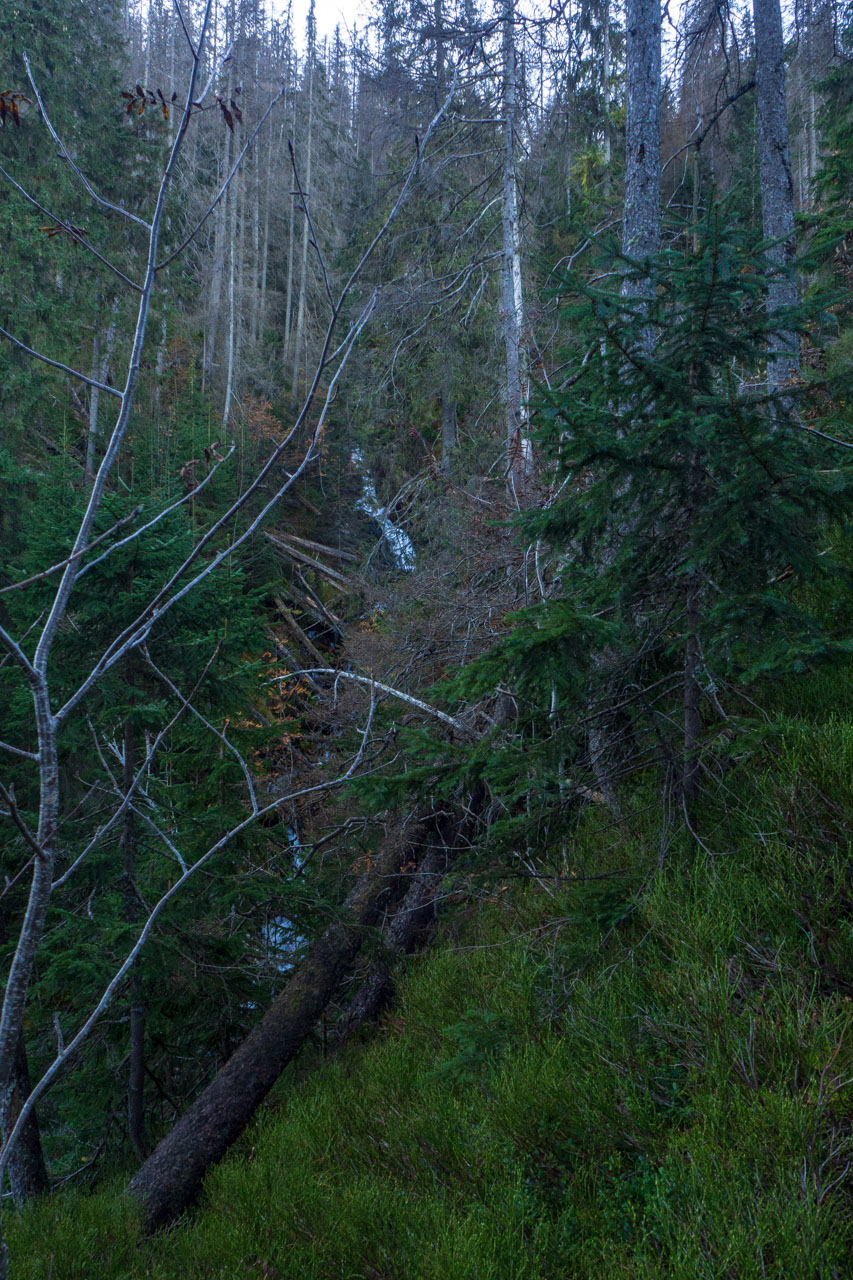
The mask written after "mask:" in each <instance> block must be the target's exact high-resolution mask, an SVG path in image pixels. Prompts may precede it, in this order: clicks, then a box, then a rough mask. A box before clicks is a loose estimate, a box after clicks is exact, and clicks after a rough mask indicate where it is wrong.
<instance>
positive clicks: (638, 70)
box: [622, 0, 661, 295]
mask: <svg viewBox="0 0 853 1280" xmlns="http://www.w3.org/2000/svg"><path fill="white" fill-rule="evenodd" d="M626 21H627V32H626V34H627V40H626V51H625V59H626V62H625V67H626V82H627V83H626V112H627V115H626V121H625V218H624V222H623V226H622V252H623V253H624V254H625V256H626V257H628V258H634V259H639V260H642V259H644V258H648V257H651V256H652V255H653V254H655V253H657V251H658V248H659V245H660V97H661V92H660V45H661V17H660V0H627V8H626ZM650 288H651V282H650V281H649V280H648V279H646V280H644V281H640V282H638V283H635V282H632V283H631V284H630V285H628V287H627V288H626V290H625V291H626V292H627V293H629V294H630V293H634V294H637V295H642V294H644V293H645V294H647V293H648V292H649V291H650Z"/></svg>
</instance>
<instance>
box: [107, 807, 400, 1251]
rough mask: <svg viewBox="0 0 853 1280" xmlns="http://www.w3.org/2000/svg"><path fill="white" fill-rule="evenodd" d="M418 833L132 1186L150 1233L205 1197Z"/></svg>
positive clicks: (394, 854) (352, 902)
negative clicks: (211, 1175)
mask: <svg viewBox="0 0 853 1280" xmlns="http://www.w3.org/2000/svg"><path fill="white" fill-rule="evenodd" d="M413 834H414V833H410V834H408V835H407V836H406V837H405V838H403V833H400V832H397V833H395V834H394V835H393V836H392V837H389V838H388V839H387V840H386V841H385V844H384V847H383V849H382V850H381V851H380V853H379V855H378V856H377V858H376V861H375V863H374V865H373V867H372V868H371V869H370V870H369V871H366V872H365V873H364V874H363V875H362V876H361V877H360V878H359V880H358V882H357V883H356V884H355V886H354V887H353V889H352V891H351V893H350V894H349V897H348V898H347V900H346V903H345V905H344V912H343V914H342V916H341V918H339V919H337V920H335V921H334V923H333V924H331V925H329V927H328V928H327V929H326V930H325V932H324V933H323V934H322V935H321V936H320V937H319V938H318V940H317V941H316V942H315V943H314V945H313V947H312V948H311V950H310V951H309V953H308V955H307V956H306V958H305V960H304V961H303V963H302V964H301V965H300V966H299V968H298V969H297V970H296V972H295V973H294V975H293V977H292V978H291V979H290V981H289V982H288V984H287V986H286V987H285V988H284V990H283V991H282V993H281V994H280V995H279V996H278V998H277V999H276V1000H275V1002H274V1003H273V1004H272V1006H271V1007H270V1009H269V1010H268V1011H267V1013H266V1014H265V1015H264V1017H263V1018H262V1020H261V1021H260V1023H259V1024H258V1026H257V1027H255V1029H254V1031H252V1032H251V1034H250V1035H249V1036H248V1037H247V1039H246V1040H244V1042H243V1043H242V1045H240V1047H239V1048H238V1049H237V1050H236V1051H235V1052H234V1053H233V1054H232V1056H231V1057H230V1058H229V1059H228V1061H227V1062H226V1063H225V1065H224V1067H222V1069H221V1070H220V1071H219V1072H218V1073H217V1075H216V1076H215V1077H214V1079H213V1080H212V1081H211V1083H210V1084H209V1085H208V1087H207V1088H206V1089H205V1090H204V1092H203V1093H202V1094H201V1096H200V1097H199V1098H197V1099H196V1101H195V1102H194V1103H193V1104H192V1106H191V1107H190V1108H189V1109H188V1110H187V1111H185V1112H184V1114H183V1116H182V1117H181V1119H180V1120H179V1121H178V1123H177V1124H176V1125H175V1127H174V1129H172V1131H171V1133H169V1134H168V1135H167V1136H166V1137H165V1138H164V1139H163V1141H162V1142H161V1143H160V1144H159V1146H158V1147H157V1149H156V1150H155V1151H154V1153H153V1154H152V1155H151V1156H150V1157H149V1158H148V1160H147V1161H146V1162H145V1164H144V1165H143V1166H142V1168H141V1169H140V1170H139V1172H138V1173H137V1174H136V1176H135V1177H134V1178H133V1180H132V1182H131V1183H130V1191H131V1192H132V1193H133V1194H134V1195H135V1196H137V1198H138V1199H139V1200H140V1201H141V1203H142V1209H143V1215H144V1221H145V1224H146V1226H147V1227H148V1229H150V1230H153V1229H155V1228H157V1227H159V1226H162V1225H163V1224H165V1223H166V1222H168V1221H169V1220H170V1219H172V1218H174V1217H176V1216H177V1215H178V1214H180V1213H181V1212H182V1211H183V1210H184V1209H185V1208H186V1207H187V1206H188V1205H189V1204H191V1203H192V1202H193V1200H194V1199H195V1197H196V1195H197V1194H198V1192H199V1190H200V1188H201V1184H202V1181H203V1179H204V1176H205V1174H206V1173H207V1171H208V1169H209V1168H210V1167H211V1165H213V1164H215V1163H216V1162H217V1161H218V1160H220V1159H221V1158H222V1156H224V1155H225V1153H226V1151H227V1150H228V1148H229V1147H230V1146H231V1144H232V1143H233V1142H234V1141H236V1139H237V1138H238V1137H239V1136H240V1134H241V1133H242V1132H243V1130H244V1129H245V1127H246V1125H247V1124H248V1123H249V1121H250V1120H251V1118H252V1116H253V1115H254V1113H255V1111H256V1110H257V1108H258V1106H260V1104H261V1102H263V1100H264V1098H265V1097H266V1096H267V1094H268V1093H269V1091H270V1089H271V1088H272V1087H273V1085H274V1084H275V1082H276V1080H278V1078H279V1076H280V1075H281V1073H282V1071H283V1070H284V1068H285V1067H286V1066H287V1064H288V1063H289V1062H291V1061H292V1059H293V1058H294V1057H295V1056H296V1054H297V1053H298V1052H299V1050H300V1049H301V1048H302V1045H303V1044H304V1043H305V1041H306V1039H307V1038H308V1036H309V1035H310V1033H311V1030H312V1028H313V1027H314V1025H315V1024H316V1022H317V1019H318V1018H319V1016H320V1015H321V1014H322V1012H323V1010H324V1009H325V1008H326V1006H327V1004H328V1003H329V1001H330V999H331V998H332V996H333V994H334V992H335V990H336V988H337V986H338V983H339V982H340V980H341V978H342V977H343V975H344V973H345V972H346V970H347V969H348V968H349V966H350V965H351V964H352V962H353V960H354V959H355V957H356V955H357V954H358V951H359V948H360V946H361V943H362V940H363V938H364V935H365V930H366V929H368V928H369V927H370V926H372V925H374V924H376V923H377V921H378V920H379V919H380V918H381V913H382V911H383V910H384V909H385V907H386V906H387V904H388V902H389V899H390V898H392V897H393V894H394V891H395V890H396V891H397V893H398V894H399V892H400V891H401V886H400V884H399V876H398V874H397V873H398V872H399V869H400V866H401V865H402V864H403V863H404V862H405V861H406V860H407V858H408V857H409V856H410V855H411V852H412V839H413Z"/></svg>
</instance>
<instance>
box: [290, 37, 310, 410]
mask: <svg viewBox="0 0 853 1280" xmlns="http://www.w3.org/2000/svg"><path fill="white" fill-rule="evenodd" d="M307 56H308V139H307V147H306V159H305V181H304V183H303V187H302V189H303V191H304V192H305V199H306V200H310V198H311V152H312V149H313V132H314V43H313V40H311V41H309V44H308V55H307ZM300 176H301V175H300ZM307 288H308V213H307V210H306V211H305V214H304V217H303V221H302V267H301V272H300V277H299V301H298V303H297V307H296V338H295V341H294V344H293V394H294V395H296V394H297V391H298V389H299V371H300V367H301V364H302V347H303V344H304V336H305V334H304V330H305V295H306V290H307Z"/></svg>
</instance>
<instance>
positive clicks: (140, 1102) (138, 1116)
mask: <svg viewBox="0 0 853 1280" xmlns="http://www.w3.org/2000/svg"><path fill="white" fill-rule="evenodd" d="M131 585H132V579H131ZM125 680H126V682H127V684H128V686H129V687H131V686H132V685H133V660H132V659H131V658H128V659H127V662H126V663H125ZM135 775H136V734H135V732H134V727H133V722H132V720H131V719H130V717H129V716H128V718H127V720H126V721H125V724H124V776H123V782H124V790H125V794H127V793H128V792H129V791H130V790H131V788H132V786H133V780H134V777H135ZM122 845H123V847H124V918H125V920H126V921H127V923H128V924H129V925H135V924H136V922H137V920H138V918H139V901H138V898H137V893H136V815H135V813H134V811H133V807H132V805H128V806H127V809H126V810H125V814H124V830H123V832H122ZM141 988H142V983H141V980H140V975H139V970H138V967H137V966H136V965H134V967H133V968H132V969H131V971H130V990H129V993H130V1014H129V1022H130V1049H129V1057H128V1071H127V1129H128V1134H129V1136H130V1143H131V1146H132V1147H133V1150H134V1151H135V1153H136V1155H137V1157H138V1158H139V1159H140V1160H144V1158H145V1145H146V1143H145V1090H144V1083H145V1006H144V1004H143V1003H142V989H141Z"/></svg>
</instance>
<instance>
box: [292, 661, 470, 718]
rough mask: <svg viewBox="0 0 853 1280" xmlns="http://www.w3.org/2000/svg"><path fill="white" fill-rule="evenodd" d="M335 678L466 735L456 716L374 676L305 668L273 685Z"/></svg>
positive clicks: (332, 668)
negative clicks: (306, 678) (300, 678)
mask: <svg viewBox="0 0 853 1280" xmlns="http://www.w3.org/2000/svg"><path fill="white" fill-rule="evenodd" d="M305 675H311V676H334V677H335V679H336V681H337V680H354V681H355V682H356V684H366V685H368V686H369V687H370V688H371V689H379V690H381V692H382V693H387V694H390V695H391V697H392V698H399V699H400V701H401V702H408V703H409V705H410V706H412V707H417V709H418V711H425V712H426V713H427V715H430V716H435V718H436V719H437V720H441V721H442V722H443V723H444V724H449V725H450V727H451V729H456V730H457V732H459V733H466V732H467V730H466V728H465V725H464V724H463V723H462V721H461V720H457V719H456V718H455V717H454V716H449V715H448V714H447V712H446V711H439V709H438V707H432V706H430V704H429V703H428V702H422V701H421V699H420V698H413V697H412V695H411V694H410V693H403V691H402V689H394V688H392V686H391V685H390V684H382V682H381V681H380V680H374V679H373V677H372V676H359V675H356V674H355V672H354V671H338V670H337V669H336V668H335V667H305V668H304V669H303V670H301V671H291V672H290V674H289V675H286V676H277V677H276V679H275V680H274V681H272V682H271V683H273V684H281V683H282V681H285V680H293V679H295V677H296V676H305Z"/></svg>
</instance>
